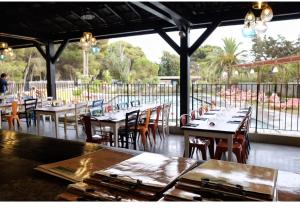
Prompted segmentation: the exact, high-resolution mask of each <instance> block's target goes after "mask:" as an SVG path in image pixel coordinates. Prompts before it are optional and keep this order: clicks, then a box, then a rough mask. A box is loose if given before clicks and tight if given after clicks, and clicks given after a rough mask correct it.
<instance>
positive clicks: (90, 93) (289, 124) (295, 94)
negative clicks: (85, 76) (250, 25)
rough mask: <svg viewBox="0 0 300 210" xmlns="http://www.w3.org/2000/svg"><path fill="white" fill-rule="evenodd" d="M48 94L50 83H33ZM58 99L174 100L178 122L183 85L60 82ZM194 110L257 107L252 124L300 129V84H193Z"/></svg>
mask: <svg viewBox="0 0 300 210" xmlns="http://www.w3.org/2000/svg"><path fill="white" fill-rule="evenodd" d="M32 85H34V86H35V87H36V88H37V89H38V90H39V91H40V92H42V93H43V95H44V96H45V95H46V83H45V82H39V83H37V82H36V83H31V84H30V86H32ZM23 89H24V85H23V84H11V85H10V89H9V90H10V92H12V93H15V94H17V93H21V92H22V91H23ZM56 91H57V99H60V100H65V101H66V102H71V101H92V100H97V99H104V101H105V102H106V103H110V104H112V105H116V104H117V103H120V102H130V101H133V100H140V101H141V103H151V102H156V103H160V104H163V103H171V105H172V106H171V112H170V120H171V121H172V122H174V123H175V124H176V125H178V119H179V115H180V111H179V107H180V106H179V104H180V95H179V85H167V84H111V85H108V84H74V82H57V83H56ZM190 92H191V96H190V105H191V107H190V108H191V109H199V108H200V107H201V106H203V105H204V104H207V105H209V106H210V105H211V104H212V103H215V104H216V105H217V106H222V107H228V106H230V107H246V106H249V105H251V106H252V107H253V115H252V127H254V128H255V129H256V130H257V129H271V130H286V131H299V116H300V115H299V107H300V106H299V105H300V85H299V84H238V85H227V84H193V85H192V86H191V91H190Z"/></svg>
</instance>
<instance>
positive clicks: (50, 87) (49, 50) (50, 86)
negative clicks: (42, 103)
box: [46, 42, 56, 99]
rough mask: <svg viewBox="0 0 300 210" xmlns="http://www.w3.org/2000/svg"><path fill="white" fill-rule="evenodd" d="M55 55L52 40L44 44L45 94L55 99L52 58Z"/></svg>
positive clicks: (54, 70) (54, 71)
mask: <svg viewBox="0 0 300 210" xmlns="http://www.w3.org/2000/svg"><path fill="white" fill-rule="evenodd" d="M54 56H55V51H54V44H53V42H48V43H47V44H46V65H47V95H48V96H52V97H53V98H54V99H56V84H55V73H56V69H55V63H53V62H52V58H53V57H54Z"/></svg>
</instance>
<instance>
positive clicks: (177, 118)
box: [175, 83, 178, 127]
mask: <svg viewBox="0 0 300 210" xmlns="http://www.w3.org/2000/svg"><path fill="white" fill-rule="evenodd" d="M175 118H176V127H178V84H177V83H176V117H175Z"/></svg>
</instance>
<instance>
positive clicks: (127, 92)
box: [126, 83, 129, 104]
mask: <svg viewBox="0 0 300 210" xmlns="http://www.w3.org/2000/svg"><path fill="white" fill-rule="evenodd" d="M126 86H127V103H128V104H129V84H128V83H127V85H126Z"/></svg>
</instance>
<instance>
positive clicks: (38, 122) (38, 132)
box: [35, 112, 41, 136]
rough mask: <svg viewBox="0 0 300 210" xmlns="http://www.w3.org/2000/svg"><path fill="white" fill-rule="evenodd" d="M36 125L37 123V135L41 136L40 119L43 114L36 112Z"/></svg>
mask: <svg viewBox="0 0 300 210" xmlns="http://www.w3.org/2000/svg"><path fill="white" fill-rule="evenodd" d="M35 114H36V121H37V122H36V123H37V135H38V136H39V135H40V118H41V114H40V113H39V112H36V113H35Z"/></svg>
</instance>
